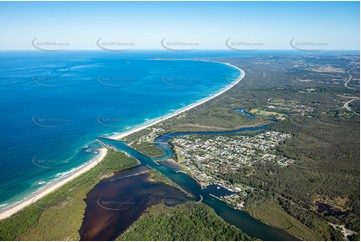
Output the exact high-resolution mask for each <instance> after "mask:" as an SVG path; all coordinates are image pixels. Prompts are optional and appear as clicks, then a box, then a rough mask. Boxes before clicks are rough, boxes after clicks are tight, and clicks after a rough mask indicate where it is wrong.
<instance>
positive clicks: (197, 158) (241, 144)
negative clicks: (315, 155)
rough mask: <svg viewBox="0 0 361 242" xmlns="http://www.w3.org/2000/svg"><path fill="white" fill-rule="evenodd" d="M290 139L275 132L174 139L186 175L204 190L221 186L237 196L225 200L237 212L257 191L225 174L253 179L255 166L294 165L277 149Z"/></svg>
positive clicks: (233, 195) (286, 135)
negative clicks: (264, 164) (245, 200)
mask: <svg viewBox="0 0 361 242" xmlns="http://www.w3.org/2000/svg"><path fill="white" fill-rule="evenodd" d="M289 138H291V135H290V134H283V133H280V132H275V131H266V132H262V133H259V134H257V135H255V136H249V135H231V136H206V137H205V136H199V135H187V136H183V137H179V138H174V139H173V140H172V145H173V146H174V148H175V151H176V155H177V160H178V162H179V163H180V164H181V165H182V167H183V170H184V172H186V173H187V174H189V175H191V176H192V177H193V178H195V179H196V180H197V181H198V182H199V183H200V184H201V186H202V187H207V186H209V185H211V184H217V185H218V186H222V187H223V188H225V189H227V190H229V191H232V192H234V193H233V194H232V195H229V196H225V197H223V198H222V199H223V200H225V201H227V202H228V203H229V204H231V205H232V206H234V207H235V208H238V209H242V207H243V206H244V201H243V198H244V197H246V196H247V195H248V192H250V191H252V189H253V188H251V187H247V186H244V185H242V184H238V183H235V184H232V183H230V182H229V181H226V180H224V179H223V177H224V174H232V173H235V172H242V174H243V175H244V176H251V175H253V173H254V172H255V169H253V165H254V164H256V163H259V162H267V163H271V162H272V163H274V164H277V165H279V166H281V167H285V166H288V165H291V164H293V163H294V162H295V160H292V159H289V158H286V157H283V156H281V155H279V154H277V152H276V147H277V146H278V145H280V144H282V143H283V142H285V140H286V139H289Z"/></svg>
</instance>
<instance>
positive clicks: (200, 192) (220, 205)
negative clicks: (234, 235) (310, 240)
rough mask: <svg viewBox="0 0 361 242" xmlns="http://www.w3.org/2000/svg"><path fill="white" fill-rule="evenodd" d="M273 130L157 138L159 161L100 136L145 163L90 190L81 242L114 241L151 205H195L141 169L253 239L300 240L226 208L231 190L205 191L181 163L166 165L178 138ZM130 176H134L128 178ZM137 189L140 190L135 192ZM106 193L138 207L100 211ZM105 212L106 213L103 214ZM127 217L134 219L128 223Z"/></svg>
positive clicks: (106, 143)
mask: <svg viewBox="0 0 361 242" xmlns="http://www.w3.org/2000/svg"><path fill="white" fill-rule="evenodd" d="M268 126H269V124H266V125H261V126H255V127H247V128H240V129H237V130H230V131H202V132H178V133H166V134H163V135H160V136H158V137H156V138H155V139H154V142H155V144H156V145H157V146H159V147H161V148H162V149H163V150H164V156H163V157H159V158H156V159H154V158H151V157H148V156H146V155H144V154H142V153H140V152H138V151H136V150H134V149H133V148H131V147H130V146H128V144H127V143H126V142H123V141H117V140H114V139H109V138H103V137H100V138H99V140H101V141H102V142H103V143H104V144H105V145H107V146H111V147H113V148H114V149H116V150H118V151H120V152H125V153H127V154H128V155H129V156H131V157H133V158H135V159H137V160H138V161H139V162H140V163H141V166H138V167H137V168H133V169H131V170H130V171H123V172H120V173H118V174H116V175H114V176H113V177H111V178H108V179H105V180H103V181H101V182H100V183H99V184H98V185H96V187H95V188H94V189H93V190H92V191H90V193H89V194H88V197H87V199H86V202H87V208H86V212H85V217H84V220H83V225H82V227H81V229H80V236H81V239H82V240H112V239H115V238H117V237H118V236H119V235H120V233H122V232H124V231H125V230H126V228H127V227H129V226H130V225H131V224H132V223H133V222H134V221H135V220H137V218H139V217H140V216H141V214H142V213H143V212H144V211H145V209H146V208H147V207H148V206H151V205H154V204H156V203H163V204H164V205H168V206H172V205H175V204H178V203H181V202H184V201H186V200H192V198H190V197H189V196H188V197H187V196H186V194H184V193H182V192H181V191H179V190H177V189H175V188H172V187H169V186H167V185H165V184H161V183H154V182H151V181H149V180H148V179H147V178H148V176H147V174H146V173H142V174H138V175H134V174H135V173H140V172H139V170H142V169H155V170H157V171H159V172H161V173H162V174H163V175H165V176H166V177H168V178H169V179H171V180H172V181H173V182H175V183H176V184H178V185H179V186H180V187H181V188H182V189H184V190H185V191H186V192H187V193H189V194H191V195H192V196H193V199H195V201H199V202H202V203H204V204H206V205H208V206H209V207H211V208H213V209H214V211H215V212H216V213H217V214H218V215H219V216H220V217H222V218H223V219H224V220H225V221H226V222H228V223H230V224H232V225H234V226H236V227H238V228H239V229H241V230H242V231H243V232H244V233H246V234H247V235H249V236H251V237H254V238H257V239H261V240H271V241H280V240H286V241H291V240H298V239H297V238H296V237H294V236H292V235H290V234H289V233H287V232H285V231H283V230H281V229H277V228H273V227H271V226H269V225H266V224H264V223H262V222H260V221H258V220H257V219H254V218H252V217H251V216H250V215H249V214H248V213H246V212H244V211H241V210H237V209H235V208H233V207H231V206H230V205H228V204H227V203H225V202H223V201H221V200H220V199H219V197H222V196H224V195H228V194H229V193H230V191H228V190H226V189H225V188H223V187H221V186H218V185H216V184H214V185H211V186H208V187H205V188H202V187H201V185H200V184H199V183H198V182H197V181H196V180H195V179H193V178H192V177H191V176H189V175H187V174H185V173H183V172H179V166H178V165H177V164H176V163H173V162H169V161H166V160H167V159H169V158H170V157H171V156H172V155H173V154H174V151H173V149H172V147H171V145H170V144H169V143H168V141H169V140H170V139H172V138H174V137H179V136H183V135H193V134H196V135H228V134H238V133H241V132H246V131H261V130H265V129H267V128H268ZM149 167H150V168H149ZM126 172H130V173H129V174H128V173H126ZM132 172H133V173H132ZM131 174H133V175H131ZM118 178H120V179H118ZM110 180H115V181H118V182H115V184H116V185H114V184H111V183H110V182H109V181H110ZM120 181H121V182H120ZM136 186H137V189H134V187H136ZM158 189H159V190H158ZM104 194H109V195H110V197H109V198H108V197H107V199H108V200H110V199H117V198H118V200H121V201H120V202H119V203H120V204H121V205H123V204H122V202H124V205H130V204H129V203H132V202H134V204H133V205H132V206H128V207H127V209H126V210H119V211H116V212H117V213H114V210H110V211H112V212H109V211H105V209H104V208H100V207H99V204H98V203H97V201H98V199H99V197H102V196H104ZM123 196H124V197H123ZM133 196H134V197H133ZM101 201H103V200H101ZM98 202H99V201H98ZM113 203H114V202H113ZM115 203H116V202H115ZM125 211H126V212H125ZM103 212H104V214H102V213H103ZM125 218H127V219H129V220H124V219H125Z"/></svg>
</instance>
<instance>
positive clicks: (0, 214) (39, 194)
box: [0, 60, 245, 220]
mask: <svg viewBox="0 0 361 242" xmlns="http://www.w3.org/2000/svg"><path fill="white" fill-rule="evenodd" d="M192 61H206V62H215V63H219V64H224V65H228V66H231V67H233V68H235V69H237V70H239V71H240V75H239V76H238V77H237V79H236V80H235V81H233V82H232V83H231V84H230V85H228V86H226V87H225V88H223V89H221V90H220V91H219V92H217V93H215V94H213V95H211V96H209V97H206V98H203V99H201V100H199V101H197V102H195V103H192V104H190V105H188V106H186V107H183V108H181V109H178V110H176V111H175V112H173V113H170V114H167V115H164V116H162V117H159V118H156V119H154V120H152V121H151V122H149V123H146V124H144V125H140V126H139V127H136V128H134V129H131V130H128V131H125V132H122V133H119V134H115V135H110V136H107V138H109V139H115V140H119V139H122V138H124V137H126V136H128V135H130V134H133V133H136V132H138V131H140V130H143V129H145V128H148V127H150V126H153V125H155V124H158V123H160V122H162V121H164V120H167V119H170V118H172V117H174V116H177V115H178V114H181V113H184V112H186V111H188V110H191V109H192V108H195V107H197V106H199V105H202V104H204V103H206V102H208V101H210V100H211V99H213V98H216V97H218V96H220V95H221V94H223V93H225V92H226V91H228V90H230V89H231V88H233V87H234V86H235V85H237V84H238V83H239V82H240V81H241V80H242V79H243V78H244V77H245V72H244V71H243V70H242V69H240V68H238V67H236V66H234V65H232V64H229V63H224V62H217V61H207V60H192ZM102 145H103V144H102ZM98 151H99V154H98V155H97V156H96V157H94V158H93V159H91V160H90V161H88V162H86V163H85V164H84V165H82V166H80V167H78V168H77V169H76V170H74V171H73V172H72V173H71V174H70V175H69V176H67V177H65V178H64V179H61V180H59V181H55V182H53V183H51V184H49V185H47V186H45V187H43V188H41V189H39V190H38V191H36V192H34V193H33V194H31V195H30V196H29V197H26V198H25V199H24V200H22V201H20V202H19V203H17V204H14V205H11V206H9V207H7V208H5V209H3V210H2V211H0V220H2V219H5V218H8V217H10V216H12V215H13V214H15V213H17V212H19V211H20V210H22V209H23V208H25V207H27V206H29V205H31V204H32V203H33V202H36V201H37V200H39V199H41V198H43V197H44V196H46V195H48V194H49V193H51V192H53V191H55V190H56V189H58V188H59V187H61V186H62V185H64V184H66V183H68V182H70V181H71V180H73V179H75V178H76V177H78V176H80V175H81V174H83V173H85V172H87V171H88V170H90V169H91V168H93V167H95V166H96V165H97V164H98V163H100V162H101V161H102V160H103V159H104V157H105V156H106V154H107V149H106V148H105V147H104V146H103V147H102V148H99V149H98Z"/></svg>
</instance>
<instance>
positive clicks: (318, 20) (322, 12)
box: [0, 2, 360, 50]
mask: <svg viewBox="0 0 361 242" xmlns="http://www.w3.org/2000/svg"><path fill="white" fill-rule="evenodd" d="M0 36H1V37H0V49H1V50H34V48H35V47H44V43H45V42H51V43H56V46H55V47H54V46H51V47H49V46H45V47H44V48H57V47H59V46H60V45H61V46H62V47H64V48H66V49H99V48H102V47H103V48H110V49H112V48H115V49H116V48H119V49H122V48H124V49H162V48H172V49H227V48H235V49H237V48H239V49H242V48H244V49H247V48H249V49H279V50H280V49H292V48H293V47H296V48H298V47H299V48H318V47H320V48H321V47H322V49H329V50H359V46H360V37H359V36H360V3H359V2H0ZM162 40H163V42H162ZM227 40H228V41H227ZM97 41H98V44H97ZM302 43H306V44H303V45H302ZM47 44H48V43H47ZM34 45H35V47H34ZM59 48H60V47H59Z"/></svg>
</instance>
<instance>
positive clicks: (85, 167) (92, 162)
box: [0, 148, 107, 219]
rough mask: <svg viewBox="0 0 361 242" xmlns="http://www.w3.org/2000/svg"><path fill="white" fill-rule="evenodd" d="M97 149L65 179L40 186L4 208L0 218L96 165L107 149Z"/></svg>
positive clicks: (13, 212)
mask: <svg viewBox="0 0 361 242" xmlns="http://www.w3.org/2000/svg"><path fill="white" fill-rule="evenodd" d="M98 151H99V154H98V155H97V156H96V157H95V158H94V159H92V160H90V161H89V162H87V163H85V164H84V165H83V166H80V167H79V168H78V169H76V170H75V171H74V172H73V173H72V174H71V175H69V176H67V177H66V178H65V179H63V180H60V181H56V182H54V183H52V184H49V185H48V186H45V187H44V188H42V189H41V190H39V191H38V192H36V193H34V194H33V195H32V196H30V197H28V198H26V199H25V200H24V201H22V202H20V203H18V204H15V205H14V206H12V207H9V208H7V209H5V210H4V211H2V212H1V213H0V219H4V218H7V217H10V216H11V215H13V214H15V213H17V212H18V211H20V210H21V209H23V208H25V207H26V206H29V205H30V204H32V203H33V202H35V201H37V200H39V199H40V198H42V197H44V196H46V195H48V194H49V193H51V192H53V191H55V190H56V189H58V188H59V187H61V186H62V185H64V184H66V183H68V182H70V181H71V180H73V179H75V178H76V177H78V176H80V175H81V174H83V173H85V172H87V171H88V170H90V169H91V168H93V167H94V166H96V165H97V164H98V163H99V162H101V161H102V160H103V159H104V157H105V156H106V154H107V149H106V148H101V149H98Z"/></svg>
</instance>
